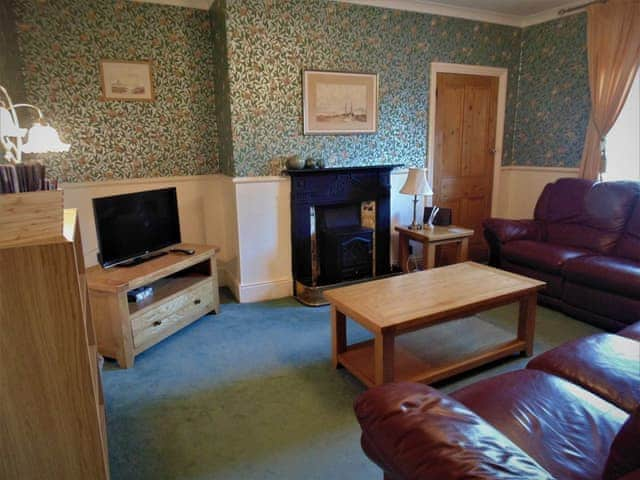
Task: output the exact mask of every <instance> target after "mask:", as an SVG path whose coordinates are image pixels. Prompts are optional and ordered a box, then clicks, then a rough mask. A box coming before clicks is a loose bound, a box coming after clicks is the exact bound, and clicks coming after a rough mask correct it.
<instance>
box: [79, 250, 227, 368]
mask: <svg viewBox="0 0 640 480" xmlns="http://www.w3.org/2000/svg"><path fill="white" fill-rule="evenodd" d="M179 247H180V248H191V249H194V250H195V254H194V255H191V256H185V255H182V254H176V253H169V254H168V255H165V256H162V257H158V258H154V259H153V260H149V261H147V262H145V263H142V264H139V265H135V266H132V267H114V268H110V269H103V268H102V267H100V266H95V267H92V268H90V269H89V270H88V275H87V279H88V284H89V298H90V304H91V308H92V311H93V318H94V322H95V325H96V328H97V333H98V349H99V351H100V353H101V354H102V355H104V356H105V357H109V358H115V359H116V360H117V361H118V364H119V365H120V366H121V367H124V368H129V367H132V366H133V363H134V358H135V355H137V354H139V353H141V352H143V351H144V350H146V349H147V348H149V347H151V346H153V345H155V344H156V343H158V342H160V341H161V340H163V339H165V338H166V337H168V336H169V335H172V334H173V333H175V332H177V331H178V330H180V329H181V328H183V327H185V326H187V325H189V324H190V323H192V322H194V321H196V320H197V319H199V318H200V317H202V316H203V315H206V314H207V313H210V312H212V311H215V312H216V313H218V312H219V309H220V300H219V297H218V275H217V268H216V251H217V247H213V246H208V245H187V244H184V245H180V246H179ZM147 285H148V286H151V287H153V295H152V296H151V297H148V298H146V299H144V300H142V301H140V302H137V303H136V302H128V301H127V292H129V291H130V290H133V289H135V288H138V287H142V286H147Z"/></svg>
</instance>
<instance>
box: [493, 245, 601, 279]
mask: <svg viewBox="0 0 640 480" xmlns="http://www.w3.org/2000/svg"><path fill="white" fill-rule="evenodd" d="M592 253H593V252H591V251H589V250H586V249H584V248H573V247H567V246H564V245H556V244H553V243H545V242H536V241H533V240H516V241H514V242H509V243H507V244H505V245H504V247H503V248H502V255H503V256H504V258H506V259H507V260H508V261H510V262H513V263H519V264H521V265H527V266H529V267H533V268H537V269H540V270H544V271H545V272H549V273H559V272H560V271H561V269H562V266H563V265H564V263H565V262H566V261H567V260H569V259H571V258H575V257H581V256H584V255H589V254H592Z"/></svg>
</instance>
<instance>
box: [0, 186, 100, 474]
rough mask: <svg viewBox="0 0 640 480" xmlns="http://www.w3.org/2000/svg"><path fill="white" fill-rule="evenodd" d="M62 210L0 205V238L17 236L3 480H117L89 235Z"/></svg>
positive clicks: (3, 411) (0, 391) (1, 346)
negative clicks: (88, 260) (90, 290)
mask: <svg viewBox="0 0 640 480" xmlns="http://www.w3.org/2000/svg"><path fill="white" fill-rule="evenodd" d="M47 197H48V198H49V201H46V200H47ZM43 200H44V201H43ZM61 200H62V194H61V192H34V193H24V194H8V195H0V211H2V217H0V230H3V231H4V232H5V233H6V232H9V231H11V232H12V233H11V235H8V236H4V238H2V240H0V358H1V361H0V419H1V420H0V423H1V426H0V452H1V453H0V478H3V479H5V478H6V479H22V478H24V479H27V478H29V479H45V478H46V479H65V480H86V479H92V480H94V479H95V480H103V479H104V480H106V479H108V478H109V466H108V454H107V434H106V426H105V413H104V397H103V394H102V385H101V378H100V371H99V360H98V358H97V344H96V336H95V329H94V328H93V324H92V321H91V315H90V312H89V310H90V305H89V303H88V301H87V298H88V296H87V287H86V282H85V268H84V261H83V255H82V243H81V240H80V231H79V229H78V220H77V214H76V211H75V210H65V211H64V213H63V211H62V201H61ZM52 219H53V220H52ZM55 219H57V220H55ZM54 220H55V221H57V222H58V227H57V228H55V229H52V228H51V223H52V221H54ZM43 225H44V226H45V228H43ZM35 230H37V231H40V234H38V233H37V231H35Z"/></svg>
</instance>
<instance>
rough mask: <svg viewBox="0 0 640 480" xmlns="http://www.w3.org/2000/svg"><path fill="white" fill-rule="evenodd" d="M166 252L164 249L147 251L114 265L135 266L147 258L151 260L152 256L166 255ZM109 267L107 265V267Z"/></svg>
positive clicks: (146, 260)
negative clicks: (144, 253)
mask: <svg viewBox="0 0 640 480" xmlns="http://www.w3.org/2000/svg"><path fill="white" fill-rule="evenodd" d="M167 254H168V252H165V251H162V250H161V251H159V252H152V253H148V254H146V255H141V256H139V257H136V258H132V259H131V260H127V261H126V262H122V263H119V264H118V265H114V266H118V267H125V268H126V267H135V266H136V265H140V264H141V263H144V262H148V261H149V260H153V259H154V258H158V257H163V256H165V255H167ZM107 268H109V267H107Z"/></svg>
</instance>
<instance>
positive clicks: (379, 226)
mask: <svg viewBox="0 0 640 480" xmlns="http://www.w3.org/2000/svg"><path fill="white" fill-rule="evenodd" d="M399 166H401V165H376V166H370V167H352V168H325V169H303V170H289V171H288V172H287V173H288V174H289V175H290V176H291V244H292V259H293V265H292V269H293V279H294V282H295V283H296V285H294V288H295V291H296V293H299V292H300V288H301V287H303V288H304V287H312V283H313V278H312V275H313V274H312V253H311V223H310V222H311V215H310V212H311V207H316V211H318V210H322V209H325V208H327V207H331V206H335V207H339V206H344V205H354V204H358V203H361V202H366V201H374V202H375V204H376V207H375V212H376V218H375V233H374V234H375V274H376V276H380V275H386V274H388V273H390V271H391V261H390V256H389V246H390V239H391V231H390V229H391V208H390V174H391V170H392V169H394V168H396V167H399ZM364 230H366V229H364ZM318 233H320V232H318ZM360 233H363V232H360ZM318 238H320V237H318ZM365 238H366V235H362V234H361V235H360V240H361V241H363V240H364V239H365ZM356 240H357V239H356ZM320 254H321V255H322V252H320ZM321 264H322V262H321ZM369 273H370V272H369ZM332 278H336V277H335V276H328V277H327V276H326V275H325V279H329V280H331V279H332ZM320 286H322V285H320Z"/></svg>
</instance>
